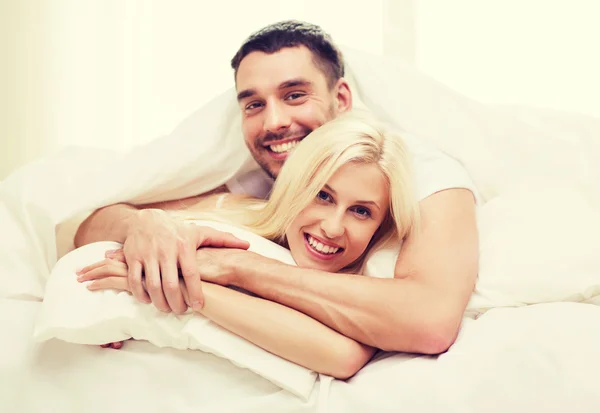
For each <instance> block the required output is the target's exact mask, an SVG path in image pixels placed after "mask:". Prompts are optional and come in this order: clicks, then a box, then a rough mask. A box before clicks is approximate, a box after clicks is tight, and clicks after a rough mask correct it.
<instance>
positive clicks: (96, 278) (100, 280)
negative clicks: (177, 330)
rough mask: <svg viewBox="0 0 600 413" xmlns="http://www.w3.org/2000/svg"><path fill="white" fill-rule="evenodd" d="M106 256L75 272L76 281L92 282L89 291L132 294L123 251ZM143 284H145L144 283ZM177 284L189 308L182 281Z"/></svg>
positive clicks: (109, 253)
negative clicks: (112, 291)
mask: <svg viewBox="0 0 600 413" xmlns="http://www.w3.org/2000/svg"><path fill="white" fill-rule="evenodd" d="M106 256H107V257H111V258H105V259H104V260H102V261H99V262H97V263H94V264H92V265H88V266H87V267H84V268H82V269H81V270H79V271H78V272H77V274H78V276H77V281H79V282H86V281H92V283H90V284H89V285H88V286H87V289H88V290H90V291H98V290H117V291H125V292H126V293H128V294H132V291H131V286H130V285H129V278H128V273H129V268H128V267H127V264H126V263H125V255H124V254H123V250H122V249H120V250H115V251H109V252H107V254H106ZM143 283H144V284H145V282H143ZM179 283H180V287H181V292H182V294H183V299H184V302H185V303H186V304H187V306H190V299H189V294H188V291H187V288H186V286H185V282H184V281H183V279H180V280H179Z"/></svg>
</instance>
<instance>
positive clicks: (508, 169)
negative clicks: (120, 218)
mask: <svg viewBox="0 0 600 413" xmlns="http://www.w3.org/2000/svg"><path fill="white" fill-rule="evenodd" d="M347 56H348V59H349V65H350V68H351V72H350V75H351V76H352V77H353V79H354V80H353V81H354V82H355V83H354V85H353V87H354V88H355V90H356V91H357V93H359V94H360V96H361V98H362V101H363V102H364V104H365V105H366V106H368V107H369V108H372V109H373V110H374V111H375V112H377V113H378V114H379V115H380V116H382V117H384V118H387V119H388V120H389V121H391V122H394V123H395V124H397V126H398V127H399V128H401V129H402V130H405V131H408V132H410V133H412V134H415V135H416V136H419V137H422V138H423V139H426V140H428V141H430V142H431V143H432V144H436V145H437V146H439V147H440V148H442V150H444V151H445V152H446V153H448V154H449V155H451V156H453V157H454V158H456V159H458V160H459V161H460V162H461V163H462V164H463V165H464V166H465V168H466V169H467V170H468V171H469V173H470V174H471V175H472V176H473V179H474V181H475V183H476V184H477V186H478V189H480V190H481V193H482V197H483V201H482V204H483V205H482V208H481V211H480V217H479V219H480V230H481V234H482V239H481V254H482V268H481V271H480V279H479V281H478V286H477V289H476V291H475V293H474V296H473V299H472V301H471V303H470V304H469V307H468V311H467V312H466V313H465V317H464V319H463V324H462V327H461V330H460V335H459V337H458V339H457V340H456V342H455V343H454V345H453V346H452V347H451V348H450V349H449V350H448V351H447V352H446V353H444V354H442V355H440V356H435V357H434V356H419V355H412V354H400V353H398V354H395V353H383V352H381V353H378V354H377V355H376V356H375V358H374V359H373V360H372V361H371V362H370V363H369V364H368V365H367V366H365V367H364V368H363V369H362V370H361V371H360V372H359V373H358V374H357V375H356V376H354V377H353V378H351V379H349V380H347V381H340V380H330V379H328V378H326V377H323V376H322V377H320V378H319V379H318V380H317V381H316V382H315V385H314V387H313V388H312V391H311V393H310V395H309V398H308V400H302V399H301V398H299V397H297V396H295V395H293V394H291V393H290V392H288V391H286V390H283V389H282V388H280V387H278V386H276V385H274V384H273V383H272V382H271V381H269V380H266V379H264V378H263V377H261V376H260V375H257V374H255V373H253V372H252V371H250V370H248V369H245V368H241V367H239V366H236V365H235V364H233V363H231V362H230V361H229V360H227V359H224V358H221V357H217V356H215V355H212V354H208V353H205V352H202V351H190V350H176V349H169V348H158V347H156V346H154V345H152V344H150V343H148V342H143V341H136V342H128V343H127V344H126V346H125V348H124V349H122V350H120V351H113V350H106V349H101V348H98V347H97V346H91V345H81V344H72V343H67V342H64V341H61V340H49V341H46V342H38V341H36V340H34V338H33V334H32V331H33V328H34V325H35V323H36V320H37V319H38V316H39V312H40V309H41V308H42V305H43V304H42V301H43V299H44V288H45V283H46V281H47V278H48V274H49V273H50V271H51V269H52V267H53V265H54V264H55V263H56V259H57V253H56V249H57V241H56V237H55V228H56V225H57V224H59V223H62V222H64V221H65V220H67V219H69V218H72V217H73V216H76V215H77V214H85V213H88V212H89V211H91V210H93V209H94V208H97V207H98V206H102V205H107V204H110V203H113V202H120V201H123V200H130V201H131V202H134V203H144V202H149V201H154V200H159V199H161V200H162V199H172V198H176V197H183V196H186V195H189V194H194V193H199V192H202V191H203V190H204V189H206V188H208V185H210V184H211V183H210V182H208V180H209V179H206V180H199V179H198V176H207V177H208V178H210V180H212V182H213V183H214V182H223V181H225V180H226V179H227V178H228V176H230V174H231V171H232V170H234V169H235V168H238V167H240V166H241V165H242V164H244V163H245V162H247V161H248V158H247V153H244V152H243V150H242V149H241V147H240V146H239V143H240V142H239V141H238V139H239V135H237V134H236V133H239V129H238V128H239V124H236V120H235V119H236V118H235V116H236V113H237V112H236V109H235V99H233V95H232V93H231V91H228V92H227V93H224V94H223V95H222V96H219V97H217V98H216V99H215V101H214V102H213V104H212V105H208V106H207V108H203V109H201V110H200V111H199V112H197V113H196V114H193V115H192V116H191V117H190V118H189V119H187V120H185V121H184V122H182V124H181V125H180V127H178V128H177V129H176V130H175V131H174V132H173V134H171V135H170V136H169V137H168V139H162V140H158V141H156V142H153V143H151V144H149V145H147V147H145V148H141V149H140V150H138V151H136V152H135V153H132V154H129V155H127V156H120V155H119V156H117V155H115V154H110V153H98V152H96V151H91V150H88V149H69V150H67V151H65V152H64V153H61V154H59V155H55V156H53V157H48V158H45V159H43V160H40V161H38V162H35V163H32V164H30V165H28V166H27V167H25V168H23V169H21V170H19V171H17V172H16V173H14V174H13V175H11V176H10V177H9V178H7V179H6V180H5V181H4V182H3V184H2V186H0V226H1V228H2V234H1V238H0V283H1V284H0V285H1V287H0V320H1V325H2V333H3V334H2V338H3V340H2V344H1V346H2V347H1V350H2V351H0V411H1V412H11V413H12V412H14V413H21V412H23V413H37V412H48V411H60V412H65V413H71V412H73V413H74V412H81V411H87V412H107V411H110V412H137V411H140V412H142V411H143V412H145V413H154V412H163V411H177V412H188V411H189V412H198V411H201V412H219V413H220V412H232V413H235V412H245V413H247V412H265V411H266V412H281V413H284V412H294V413H296V412H298V413H300V412H331V413H342V412H343V413H348V412H393V411H406V412H418V413H426V412H439V411H444V412H482V411H485V412H498V413H500V412H532V411H544V412H597V411H599V410H600V392H598V391H597V388H598V379H597V376H598V371H600V351H598V349H599V348H600V307H599V306H598V305H597V302H598V297H599V296H600V262H599V258H598V257H600V243H599V242H598V241H597V238H596V237H595V235H596V234H597V233H598V232H597V231H598V230H600V207H599V205H600V204H599V203H598V199H599V197H598V194H599V192H600V174H599V173H598V171H599V170H598V166H597V162H596V161H595V160H597V159H600V121H599V120H597V119H593V118H588V117H583V116H578V115H573V114H563V113H556V112H550V111H540V110H534V109H531V108H495V107H490V106H485V105H481V104H478V103H477V102H473V101H470V100H468V99H466V98H465V97H463V96H461V95H459V94H457V93H456V92H454V91H450V90H449V89H447V88H445V87H444V86H443V85H439V84H437V83H436V82H434V81H433V80H431V79H428V78H427V77H426V76H424V75H422V74H419V73H418V72H416V71H415V70H414V69H411V68H404V67H399V66H396V65H395V63H392V62H377V61H376V60H374V59H372V58H369V59H365V58H364V57H361V56H359V55H357V54H355V55H352V54H351V53H349V54H347ZM390 71H392V72H393V73H395V74H396V76H398V73H400V76H399V81H398V83H397V85H396V86H393V87H397V88H398V90H402V91H404V92H406V93H405V95H407V97H405V98H403V99H398V98H397V96H398V94H394V93H391V92H390V90H389V88H390V86H389V85H388V84H385V83H384V82H382V80H381V79H384V78H385V76H386V75H387V76H389V75H390V73H391V72H390ZM391 96H395V97H394V99H392V98H391ZM232 119H234V120H233V121H232ZM199 125H202V127H203V130H204V132H205V135H204V137H203V139H204V141H202V145H203V146H202V148H204V149H203V150H204V152H199V151H198V148H199V144H198V139H197V136H196V134H195V133H194V130H197V128H198V127H199ZM211 131H213V132H211ZM211 133H212V134H211ZM240 141H241V140H240ZM217 144H218V145H219V147H220V149H221V150H222V149H223V147H226V148H228V149H227V150H225V151H223V150H222V152H221V154H222V155H220V156H213V155H214V154H213V153H211V150H213V149H215V145H217ZM173 147H177V148H178V149H177V151H175V150H173V149H172V148H173ZM238 153H242V155H236V154H238ZM208 154H210V155H211V156H210V157H207V155H208ZM159 162H160V164H161V166H162V167H161V168H160V171H157V170H156V169H157V168H154V167H152V165H155V164H157V163H159ZM132 165H133V166H134V167H132ZM192 166H193V167H192ZM73 171H77V172H78V173H73ZM557 194H558V196H557ZM552 200H558V201H560V200H562V201H561V202H558V201H556V202H552ZM548 205H550V206H551V207H548ZM522 206H525V207H524V208H522ZM556 217H560V218H561V219H560V220H559V219H557V218H556ZM557 222H562V223H563V225H557V224H556V223H557ZM511 225H512V226H511ZM519 228H526V230H524V232H520V231H519ZM515 233H516V234H518V236H515ZM595 251H597V252H595Z"/></svg>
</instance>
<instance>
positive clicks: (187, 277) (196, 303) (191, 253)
mask: <svg viewBox="0 0 600 413" xmlns="http://www.w3.org/2000/svg"><path fill="white" fill-rule="evenodd" d="M179 266H180V267H181V274H182V275H183V283H184V284H185V287H186V290H187V295H188V297H187V300H188V301H187V302H188V303H189V305H190V306H191V307H192V308H193V309H194V310H201V309H202V307H203V306H204V294H203V293H202V282H201V280H200V271H199V270H198V264H196V251H195V250H192V249H191V248H187V249H184V250H183V251H181V252H180V255H179Z"/></svg>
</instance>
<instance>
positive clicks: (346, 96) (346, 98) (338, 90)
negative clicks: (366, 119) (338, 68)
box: [334, 77, 352, 114]
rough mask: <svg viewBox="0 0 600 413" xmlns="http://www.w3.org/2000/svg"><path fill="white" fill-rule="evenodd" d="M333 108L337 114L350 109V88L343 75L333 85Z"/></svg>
mask: <svg viewBox="0 0 600 413" xmlns="http://www.w3.org/2000/svg"><path fill="white" fill-rule="evenodd" d="M334 90H335V109H336V112H337V113H338V114H340V113H344V112H347V111H349V110H350V109H352V90H351V89H350V85H349V84H348V81H347V80H346V79H344V78H343V77H342V78H340V79H339V80H338V81H337V83H336V85H335V88H334Z"/></svg>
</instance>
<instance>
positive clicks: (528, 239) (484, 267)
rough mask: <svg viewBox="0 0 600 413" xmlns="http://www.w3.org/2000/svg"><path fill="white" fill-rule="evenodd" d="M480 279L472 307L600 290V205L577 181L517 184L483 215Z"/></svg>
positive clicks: (582, 296) (584, 296) (579, 297)
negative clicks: (594, 201)
mask: <svg viewBox="0 0 600 413" xmlns="http://www.w3.org/2000/svg"><path fill="white" fill-rule="evenodd" d="M478 225H479V236H480V239H479V241H480V266H479V280H478V282H477V287H476V289H475V293H474V294H473V296H472V298H471V301H470V303H469V306H468V308H469V309H471V310H479V311H480V310H483V309H487V308H492V307H515V306H522V305H527V304H536V303H546V302H557V301H575V302H580V301H591V300H593V299H595V298H597V297H598V296H599V295H600V242H599V241H598V236H599V235H600V208H598V206H596V205H594V203H593V198H592V197H591V194H588V193H586V192H585V191H583V190H582V189H580V188H578V187H575V186H566V185H565V186H563V185H558V184H545V185H543V186H538V187H532V186H530V187H527V186H526V185H523V186H522V187H521V188H515V189H514V190H512V191H511V192H510V193H505V194H503V195H502V196H499V197H497V198H494V199H492V200H490V201H489V202H488V203H487V204H485V205H484V206H483V207H482V208H481V210H480V211H479V215H478Z"/></svg>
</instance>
